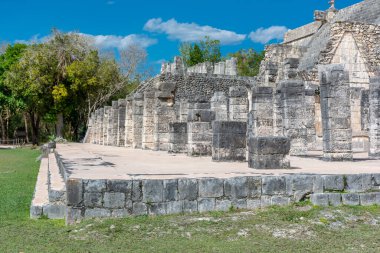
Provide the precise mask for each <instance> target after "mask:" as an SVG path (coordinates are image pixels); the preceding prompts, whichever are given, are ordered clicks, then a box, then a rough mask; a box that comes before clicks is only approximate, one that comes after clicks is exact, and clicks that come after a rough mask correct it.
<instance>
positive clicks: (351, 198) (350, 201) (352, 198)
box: [342, 193, 360, 206]
mask: <svg viewBox="0 0 380 253" xmlns="http://www.w3.org/2000/svg"><path fill="white" fill-rule="evenodd" d="M342 202H343V205H347V206H358V205H359V204H360V198H359V194H357V193H346V194H342Z"/></svg>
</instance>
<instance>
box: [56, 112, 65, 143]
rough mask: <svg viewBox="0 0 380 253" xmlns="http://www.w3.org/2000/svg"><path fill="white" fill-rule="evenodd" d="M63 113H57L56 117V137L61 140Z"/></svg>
mask: <svg viewBox="0 0 380 253" xmlns="http://www.w3.org/2000/svg"><path fill="white" fill-rule="evenodd" d="M63 127H64V123H63V113H58V115H57V124H56V129H55V130H56V136H57V137H60V138H63Z"/></svg>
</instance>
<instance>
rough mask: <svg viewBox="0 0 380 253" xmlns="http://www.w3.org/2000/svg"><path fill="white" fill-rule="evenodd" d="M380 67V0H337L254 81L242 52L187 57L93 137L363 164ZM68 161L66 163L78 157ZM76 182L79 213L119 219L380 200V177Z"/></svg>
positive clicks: (257, 165) (73, 193) (93, 130)
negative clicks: (348, 1) (349, 1)
mask: <svg viewBox="0 0 380 253" xmlns="http://www.w3.org/2000/svg"><path fill="white" fill-rule="evenodd" d="M379 67H380V2H379V1H378V0H365V1H362V2H360V3H358V4H355V5H352V6H349V7H347V8H345V9H342V10H337V9H335V8H334V6H333V5H332V6H331V8H329V9H328V10H326V11H316V12H315V21H314V22H312V23H310V24H307V25H305V26H302V27H300V28H297V29H294V30H290V31H288V32H287V34H286V35H285V38H284V42H283V43H281V44H276V45H269V46H267V47H266V55H265V59H264V60H263V62H262V63H261V66H260V71H259V75H258V76H256V77H254V78H253V77H242V76H239V75H237V72H238V71H237V65H236V60H235V59H230V60H227V61H225V62H220V63H217V64H210V63H202V64H199V65H197V66H194V67H190V68H187V67H186V66H185V65H184V63H183V61H182V59H181V58H180V57H175V58H174V61H173V63H170V64H169V63H168V64H163V65H162V69H161V72H160V74H158V75H157V76H155V77H154V78H152V79H150V80H147V81H145V82H144V83H142V84H141V85H140V86H139V87H138V89H137V90H136V91H135V92H134V93H133V94H131V95H130V96H128V97H126V98H125V99H120V100H118V101H114V102H113V103H112V106H105V107H104V108H99V109H98V110H96V111H95V112H94V113H93V114H92V116H91V120H90V122H89V125H88V132H87V135H86V139H85V142H86V143H91V144H98V145H103V146H117V147H120V149H122V148H131V149H144V150H152V151H167V152H169V153H171V154H179V153H182V154H185V155H187V156H190V157H194V156H195V157H199V156H202V157H204V156H209V157H210V160H211V159H212V161H214V162H218V164H222V163H223V162H227V161H229V162H231V161H238V162H244V163H246V164H247V165H246V167H250V168H252V169H261V170H266V169H289V168H290V167H291V166H292V164H291V163H290V162H289V157H290V156H298V157H307V156H308V155H309V154H310V152H313V151H321V154H322V155H321V156H320V157H321V159H322V160H323V161H326V162H327V161H328V162H331V161H341V162H344V161H352V160H353V158H354V152H368V154H369V157H371V158H380V137H379V136H380V71H379V70H380V68H379ZM57 157H58V160H59V161H60V162H59V164H60V165H61V171H65V169H64V168H65V166H68V165H70V163H68V165H65V161H64V159H63V158H60V156H59V152H58V153H57ZM94 159H95V158H94ZM78 161H79V160H78ZM358 169H359V168H358ZM279 171H280V170H279ZM358 173H360V171H359V172H358ZM63 174H65V173H63ZM65 180H67V182H66V186H67V194H68V195H67V199H68V203H67V205H68V206H69V208H68V210H69V211H68V213H67V214H66V215H68V216H70V217H71V218H69V219H71V220H75V219H76V218H80V217H87V216H88V217H94V216H111V215H113V213H112V212H113V211H112V210H114V209H115V210H119V209H123V208H124V207H126V206H128V208H127V209H128V210H129V211H126V212H128V213H129V214H131V213H132V214H146V213H153V214H161V213H178V212H184V211H210V210H224V209H226V207H228V206H230V205H231V204H234V205H235V206H239V207H242V208H251V207H252V208H253V207H255V206H266V205H270V204H287V203H291V202H294V201H299V200H302V199H303V198H305V196H306V195H311V197H310V198H311V200H312V202H313V203H316V204H320V205H328V204H333V205H335V204H340V203H344V204H355V205H356V204H368V203H375V202H376V201H378V202H379V203H380V194H378V193H374V191H378V189H379V184H380V180H379V176H378V175H349V176H346V175H343V174H341V175H318V176H314V175H309V176H305V175H293V176H290V177H286V176H278V177H267V176H262V177H261V176H259V177H257V178H251V177H243V178H234V179H220V178H211V179H199V178H198V179H178V178H177V179H175V180H174V181H170V180H158V181H155V180H132V181H125V182H123V183H120V182H119V183H118V182H116V181H112V180H108V181H107V180H102V181H101V180H82V179H80V180H79V179H73V178H69V176H68V178H65ZM124 188H125V189H124ZM166 189H169V190H166ZM345 190H347V191H349V193H347V194H343V193H342V192H343V191H345ZM368 190H370V191H371V193H368V192H367V191H368ZM135 191H136V192H137V193H136V194H137V195H133V194H134V192H135ZM169 191H170V192H169ZM171 191H173V192H171ZM121 192H123V194H124V195H123V194H121V195H122V197H120V198H119V197H118V195H117V194H119V195H120V193H121ZM131 192H132V193H131ZM359 193H360V194H361V195H360V194H359ZM126 194H128V196H129V197H126ZM163 194H164V195H163ZM165 194H166V195H165ZM176 194H179V195H178V196H177V195H176ZM343 195H344V196H343ZM359 195H360V196H359ZM91 196H92V197H91ZM145 198H149V199H145ZM83 199H84V200H83ZM115 199H116V200H120V199H122V201H121V202H120V203H116V202H115V201H116V200H115ZM114 200H115V201H114ZM83 201H84V202H83ZM102 201H103V202H102ZM179 201H182V202H179ZM223 201H224V202H223ZM148 202H149V203H151V202H152V205H150V204H149V203H148ZM115 203H116V204H115ZM147 203H148V204H147ZM218 203H219V204H218ZM376 203H377V202H376ZM95 207H96V208H98V209H96V208H95ZM94 208H95V209H94ZM99 208H100V209H99ZM151 209H152V210H151ZM34 210H35V213H33V215H34V216H38V214H39V209H34ZM123 210H125V208H124V209H123ZM149 210H151V211H149ZM86 212H89V213H88V214H87V215H86V214H85V213H86ZM91 212H92V213H91ZM115 215H116V214H115ZM118 215H120V216H123V213H119V214H118Z"/></svg>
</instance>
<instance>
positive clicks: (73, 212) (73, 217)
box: [65, 207, 83, 225]
mask: <svg viewBox="0 0 380 253" xmlns="http://www.w3.org/2000/svg"><path fill="white" fill-rule="evenodd" d="M65 218H66V225H72V224H75V223H76V222H79V221H80V220H82V219H83V212H82V209H81V208H74V207H66V212H65Z"/></svg>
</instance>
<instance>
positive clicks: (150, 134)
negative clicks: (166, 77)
mask: <svg viewBox="0 0 380 253" xmlns="http://www.w3.org/2000/svg"><path fill="white" fill-rule="evenodd" d="M154 103H155V93H154V91H145V92H144V119H143V136H142V148H143V149H150V150H153V149H154V115H153V114H154V108H155V106H154Z"/></svg>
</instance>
